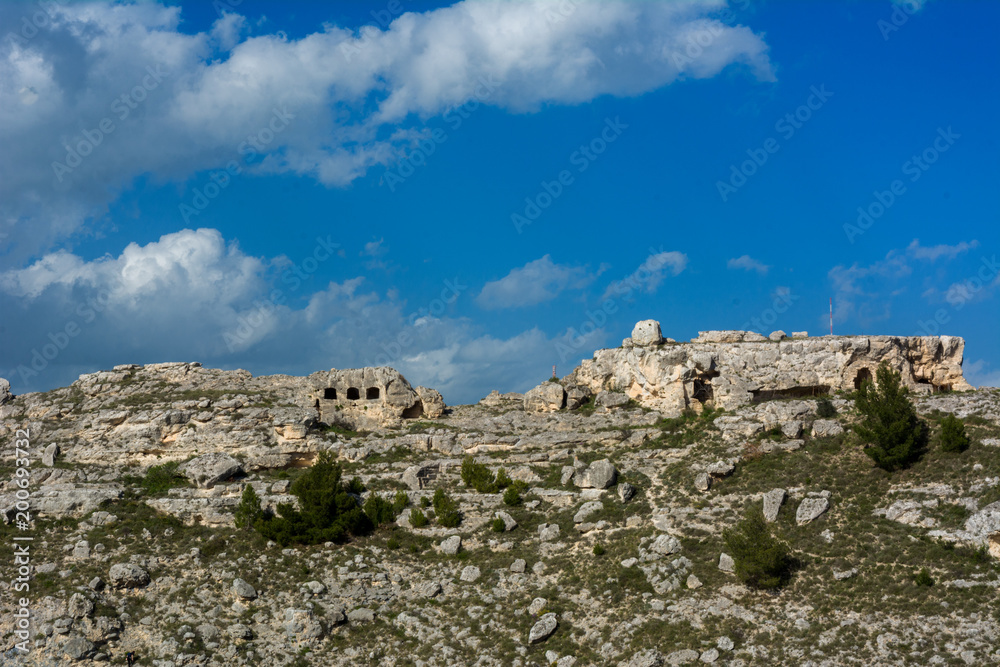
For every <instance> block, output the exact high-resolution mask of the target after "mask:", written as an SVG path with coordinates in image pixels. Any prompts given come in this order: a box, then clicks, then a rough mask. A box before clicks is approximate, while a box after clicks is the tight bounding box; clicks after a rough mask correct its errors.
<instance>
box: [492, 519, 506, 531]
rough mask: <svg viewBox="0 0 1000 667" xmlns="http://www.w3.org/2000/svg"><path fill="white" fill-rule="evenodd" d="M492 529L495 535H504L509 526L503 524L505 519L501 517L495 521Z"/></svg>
mask: <svg viewBox="0 0 1000 667" xmlns="http://www.w3.org/2000/svg"><path fill="white" fill-rule="evenodd" d="M492 527H493V532H494V533H502V532H504V531H505V530H507V524H505V523H504V522H503V519H501V518H500V517H497V518H495V519H493V524H492Z"/></svg>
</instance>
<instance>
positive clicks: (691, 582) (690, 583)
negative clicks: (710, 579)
mask: <svg viewBox="0 0 1000 667" xmlns="http://www.w3.org/2000/svg"><path fill="white" fill-rule="evenodd" d="M685 583H686V584H687V587H688V588H690V589H691V590H694V589H696V588H701V586H702V584H701V579H699V578H698V577H696V576H694V575H693V574H689V575H688V578H687V582H685Z"/></svg>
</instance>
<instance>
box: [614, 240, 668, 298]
mask: <svg viewBox="0 0 1000 667" xmlns="http://www.w3.org/2000/svg"><path fill="white" fill-rule="evenodd" d="M650 250H651V251H652V250H653V249H652V248H650ZM687 261H688V258H687V255H685V254H684V253H682V252H677V251H676V250H669V251H664V250H662V249H661V250H660V252H653V253H652V254H651V255H649V257H647V258H646V260H645V261H644V262H643V263H642V264H640V265H639V268H638V269H636V270H635V271H633V272H632V273H631V274H629V275H628V276H626V277H625V278H623V279H621V280H616V281H614V282H612V283H611V284H610V285H608V288H607V289H606V290H605V291H604V296H603V297H602V298H605V299H606V298H608V297H613V296H623V297H627V296H628V295H630V294H631V293H632V292H633V291H635V290H638V291H640V292H645V293H647V294H654V293H655V292H656V290H657V288H658V287H659V286H660V283H662V282H663V279H664V278H665V277H666V276H667V275H671V276H677V275H680V273H681V272H682V271H684V269H685V268H686V267H687Z"/></svg>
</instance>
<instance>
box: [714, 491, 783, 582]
mask: <svg viewBox="0 0 1000 667" xmlns="http://www.w3.org/2000/svg"><path fill="white" fill-rule="evenodd" d="M722 539H723V540H724V541H725V543H726V548H727V549H728V550H729V553H730V555H731V556H732V557H733V562H734V563H735V564H736V576H737V577H739V579H740V581H742V582H743V583H744V584H746V585H747V586H749V587H751V588H760V589H774V588H779V587H780V586H781V585H783V584H784V583H785V582H786V581H787V580H788V577H789V575H790V572H791V565H792V560H791V555H790V551H789V548H788V545H787V544H785V543H784V542H782V541H781V540H779V539H778V538H776V537H775V536H774V534H773V533H772V532H771V527H770V526H769V525H768V523H767V522H766V521H765V520H764V513H763V511H761V508H760V507H759V506H757V505H751V506H749V507H748V508H747V510H746V512H745V513H744V516H743V519H741V520H740V521H739V522H738V523H737V524H736V525H735V526H733V527H732V528H727V529H726V530H724V531H722Z"/></svg>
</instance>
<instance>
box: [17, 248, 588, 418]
mask: <svg viewBox="0 0 1000 667" xmlns="http://www.w3.org/2000/svg"><path fill="white" fill-rule="evenodd" d="M286 266H287V258H283V257H276V258H261V257H253V256H249V255H247V254H245V253H244V252H243V251H242V250H241V249H240V248H239V246H237V245H236V244H234V243H227V242H226V240H225V239H224V238H223V237H222V235H221V234H220V233H219V232H218V231H217V230H214V229H198V230H190V229H187V230H182V231H180V232H176V233H173V234H167V235H165V236H163V237H161V238H160V239H159V240H158V241H154V242H151V243H148V244H146V245H138V244H134V243H133V244H130V245H129V246H128V247H126V248H125V249H124V250H123V251H122V252H121V253H120V254H118V255H117V256H105V257H99V258H96V259H90V260H87V259H85V258H83V257H80V256H78V255H75V254H72V253H69V252H65V251H60V252H56V253H50V254H49V255H46V256H44V257H42V258H40V259H39V260H37V261H36V262H34V263H32V264H31V265H29V266H28V267H25V268H23V269H14V270H8V271H4V272H0V310H2V312H4V314H5V316H7V315H9V317H5V322H4V325H5V327H6V331H5V338H4V345H2V346H0V377H6V378H7V379H9V380H10V381H11V383H12V385H13V386H14V390H15V392H17V393H23V392H25V391H30V390H37V389H44V388H48V387H52V386H61V385H65V384H69V383H70V382H72V381H73V380H75V379H76V376H77V375H79V374H80V373H82V372H91V371H93V370H95V369H98V368H110V367H111V366H113V365H115V364H119V363H126V362H134V363H151V362H157V361H201V362H202V363H204V364H205V365H207V366H213V367H221V368H246V369H249V370H251V372H254V373H256V374H266V373H298V374H307V373H311V372H313V371H316V370H318V369H325V368H331V367H337V368H352V367H361V366H379V365H389V366H393V367H395V368H397V369H399V370H400V371H402V372H403V373H404V374H405V375H406V376H407V377H408V379H409V380H410V381H411V382H413V383H414V384H425V385H429V386H433V387H435V388H437V389H439V390H441V391H442V393H444V395H445V397H446V398H447V399H448V400H449V401H451V402H471V401H475V400H478V399H479V398H481V397H482V396H485V395H486V394H487V393H489V391H491V390H492V389H501V390H504V391H511V390H517V391H520V390H526V389H528V388H530V387H532V386H534V385H535V384H537V383H538V382H539V381H541V379H544V378H545V377H547V375H546V374H547V373H548V372H549V369H550V367H551V364H553V363H558V362H561V361H567V362H568V361H569V357H573V359H572V360H573V361H574V362H575V361H576V357H577V356H579V357H583V356H588V355H589V354H590V352H591V351H592V350H593V349H594V347H596V346H597V345H599V344H600V343H602V342H603V332H602V331H593V330H591V331H588V332H587V335H586V336H583V335H581V334H578V333H576V332H575V331H572V330H568V331H567V332H564V333H562V334H559V335H555V336H552V337H549V336H547V335H546V334H545V333H544V332H542V331H540V330H538V329H536V328H532V329H529V330H527V331H524V332H521V333H518V334H515V335H513V336H511V337H509V338H498V337H496V336H494V335H490V334H488V333H485V332H484V331H482V330H481V328H479V327H477V326H475V325H473V324H472V323H471V322H470V321H469V320H467V319H465V318H462V317H457V316H454V315H452V314H450V313H451V312H452V306H453V305H454V304H455V303H456V302H457V301H458V300H459V299H467V298H469V294H470V288H469V287H468V286H467V285H464V284H459V283H456V282H454V281H445V283H444V284H443V285H442V289H441V290H439V291H437V292H435V293H434V294H433V295H431V297H430V298H428V299H427V300H426V301H425V302H421V303H417V304H407V303H406V302H404V301H401V300H399V299H398V298H397V297H396V296H395V294H394V293H392V292H391V291H390V292H388V293H384V294H382V293H378V292H377V291H376V290H374V289H372V288H371V287H370V286H369V285H368V283H367V282H366V280H365V278H363V277H350V278H345V279H343V280H341V281H339V282H330V283H329V284H327V285H325V286H323V287H322V288H320V289H316V290H315V291H313V292H311V293H306V292H305V291H304V290H303V291H302V293H301V294H299V293H296V292H295V291H294V290H292V289H288V288H287V286H286V290H285V291H284V292H283V291H281V290H279V289H275V285H276V284H283V283H280V282H279V281H277V280H276V278H277V274H278V273H280V272H281V271H282V270H285V268H286ZM297 296H298V297H300V298H298V299H295V298H294V297H297ZM566 350H569V353H571V354H567V353H566Z"/></svg>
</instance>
